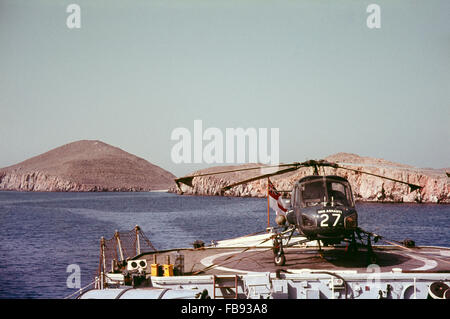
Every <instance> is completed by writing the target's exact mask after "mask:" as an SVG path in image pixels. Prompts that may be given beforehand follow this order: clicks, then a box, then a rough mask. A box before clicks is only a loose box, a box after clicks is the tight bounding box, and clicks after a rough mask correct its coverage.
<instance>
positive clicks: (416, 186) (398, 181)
mask: <svg viewBox="0 0 450 319" xmlns="http://www.w3.org/2000/svg"><path fill="white" fill-rule="evenodd" d="M337 168H342V169H346V170H349V171H353V172H357V173H362V174H367V175H372V176H376V177H380V178H384V179H388V180H390V181H393V182H397V183H402V184H406V185H408V186H409V187H410V188H411V192H413V191H415V190H417V189H421V188H422V186H419V185H415V184H411V183H408V182H404V181H401V180H398V179H394V178H390V177H386V176H382V175H377V174H373V173H369V172H364V171H360V170H358V169H354V168H349V167H343V166H340V165H337Z"/></svg>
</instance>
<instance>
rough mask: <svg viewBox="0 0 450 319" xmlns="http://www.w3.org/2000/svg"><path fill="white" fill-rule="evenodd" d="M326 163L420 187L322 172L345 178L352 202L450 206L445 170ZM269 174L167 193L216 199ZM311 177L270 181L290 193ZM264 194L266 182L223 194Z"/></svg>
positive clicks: (342, 157) (334, 158)
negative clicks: (250, 179) (222, 193)
mask: <svg viewBox="0 0 450 319" xmlns="http://www.w3.org/2000/svg"><path fill="white" fill-rule="evenodd" d="M325 159H326V160H328V161H330V162H340V163H351V165H346V167H350V168H353V169H359V170H364V171H366V172H369V173H373V174H377V175H382V176H386V177H390V178H393V179H397V180H402V181H406V182H408V183H412V184H416V185H420V186H422V189H420V191H419V190H416V191H413V192H410V189H409V187H408V186H407V185H404V184H400V183H395V182H393V181H390V180H385V179H382V178H379V177H375V176H370V175H366V174H361V173H357V172H353V171H349V170H344V169H334V168H329V167H328V168H325V174H327V175H339V176H342V177H345V178H347V179H348V181H349V182H350V184H351V186H352V189H353V193H354V196H355V199H356V200H358V201H375V202H422V203H450V178H449V177H448V176H447V175H446V171H445V170H444V169H418V168H414V167H412V166H408V165H402V164H398V163H393V162H389V161H386V160H382V159H376V158H369V157H361V156H358V155H356V154H348V153H338V154H335V155H331V156H329V157H327V158H325ZM252 166H259V165H256V164H246V165H240V166H238V167H236V166H227V167H213V168H208V169H205V170H201V171H198V172H195V173H194V174H192V175H195V174H200V173H206V172H218V171H223V170H226V169H236V168H240V167H242V168H243V167H252ZM268 172H269V171H267V170H265V171H262V170H254V171H244V172H235V173H229V174H219V175H213V176H204V177H197V178H194V180H193V187H192V188H191V187H188V186H186V185H181V190H180V189H178V188H177V187H172V188H171V189H170V191H172V192H177V193H184V194H194V195H195V194H198V195H219V194H220V189H221V188H222V187H224V186H226V185H229V184H231V183H233V182H238V181H240V180H244V179H246V178H250V177H252V176H256V175H260V174H265V173H268ZM312 173H313V171H312V169H311V168H301V169H299V170H297V171H294V172H290V173H286V174H284V175H279V176H274V177H271V178H270V179H271V181H272V182H273V184H274V185H275V187H276V188H277V189H278V190H291V189H292V187H293V184H294V183H295V182H296V181H298V180H299V179H300V178H302V177H304V176H306V175H311V174H312ZM321 173H322V170H321ZM266 190H267V181H266V179H262V180H258V181H254V182H251V183H248V184H243V185H239V186H236V187H234V188H232V189H231V190H229V191H227V192H226V194H227V195H230V196H252V197H265V196H266V192H267V191H266Z"/></svg>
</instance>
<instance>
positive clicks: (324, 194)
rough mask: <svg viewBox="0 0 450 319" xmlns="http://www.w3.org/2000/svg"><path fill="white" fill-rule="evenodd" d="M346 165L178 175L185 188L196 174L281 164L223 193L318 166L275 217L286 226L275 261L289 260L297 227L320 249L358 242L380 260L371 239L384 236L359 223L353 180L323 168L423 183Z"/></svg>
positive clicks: (320, 162) (276, 241) (296, 186)
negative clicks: (288, 245) (282, 212)
mask: <svg viewBox="0 0 450 319" xmlns="http://www.w3.org/2000/svg"><path fill="white" fill-rule="evenodd" d="M345 165H352V164H342V163H339V164H338V163H333V162H329V161H326V160H309V161H305V162H301V163H300V162H294V163H290V164H280V165H276V166H257V167H251V168H241V169H232V170H227V171H220V172H213V173H204V174H198V175H191V176H185V177H181V178H177V179H175V182H176V184H177V185H178V187H179V188H180V190H181V185H180V184H181V183H182V184H185V185H187V186H190V187H192V186H193V184H192V182H193V179H194V178H195V177H201V176H207V175H218V174H225V173H232V172H240V171H247V170H255V169H265V168H268V167H272V168H273V167H277V168H279V169H278V170H277V171H275V172H271V173H267V174H263V175H259V176H255V177H252V178H248V179H245V180H242V181H239V182H236V183H233V184H230V185H227V186H225V187H223V188H222V189H221V194H222V195H223V194H224V192H226V191H227V190H229V189H231V188H233V187H235V186H238V185H241V184H246V183H249V182H252V181H256V180H259V179H263V178H269V177H271V176H275V175H281V174H285V173H288V172H292V171H296V170H298V169H300V168H304V167H311V168H313V169H314V171H313V175H309V176H305V177H303V178H301V179H299V180H298V181H297V182H296V183H295V184H294V185H293V189H292V190H290V191H288V192H290V193H291V196H290V197H291V198H290V207H289V209H288V211H287V213H286V216H283V215H279V216H277V218H276V219H275V220H276V223H277V224H278V225H279V226H281V227H282V228H283V229H284V230H283V231H281V232H278V233H276V234H275V235H274V236H273V237H272V240H273V253H274V263H275V264H276V265H279V266H280V265H284V264H285V261H286V258H285V255H284V251H283V238H288V240H287V242H288V243H289V239H290V238H291V237H292V235H293V234H294V232H295V231H297V232H298V233H299V235H301V236H304V237H305V238H306V239H305V240H304V242H308V241H314V240H317V243H318V245H319V252H321V251H322V249H321V243H322V244H323V245H325V246H328V245H335V244H339V243H341V242H343V241H344V242H347V243H349V247H348V251H350V252H356V251H357V247H358V246H363V247H365V248H366V249H367V263H368V264H371V263H376V260H377V258H376V255H375V254H374V253H373V250H372V244H371V241H372V240H374V241H375V242H377V241H378V240H379V239H380V238H381V236H379V235H376V234H373V233H371V232H367V231H365V230H363V229H361V228H360V227H358V214H357V211H356V209H355V201H354V197H353V192H352V189H351V185H350V183H349V182H348V180H347V179H346V178H343V177H340V176H337V175H325V172H324V174H323V175H320V174H319V168H324V167H331V168H336V169H337V168H339V169H345V170H350V171H354V172H357V173H361V174H368V175H372V176H376V177H379V178H383V179H387V180H391V181H394V182H397V183H402V184H406V185H408V186H409V187H410V190H411V191H415V190H418V189H420V188H421V186H419V185H415V184H411V183H408V182H405V181H401V180H397V179H393V178H390V177H386V176H381V175H377V174H373V173H370V172H365V171H363V170H359V169H353V168H350V167H346V166H345ZM353 165H355V164H353ZM323 171H324V170H323ZM285 192H286V191H285ZM363 238H364V239H367V240H366V243H363ZM357 239H358V240H359V241H360V242H361V244H357V241H356V240H357ZM413 244H414V243H413V242H412V243H411V242H408V243H405V245H413ZM284 246H286V245H284Z"/></svg>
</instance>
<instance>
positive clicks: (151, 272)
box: [150, 264, 159, 277]
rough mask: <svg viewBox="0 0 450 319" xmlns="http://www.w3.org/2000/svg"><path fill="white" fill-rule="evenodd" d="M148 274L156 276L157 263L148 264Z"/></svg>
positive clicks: (157, 273)
mask: <svg viewBox="0 0 450 319" xmlns="http://www.w3.org/2000/svg"><path fill="white" fill-rule="evenodd" d="M150 267H151V268H150V269H151V270H150V275H151V276H155V277H156V276H158V275H159V264H151V265H150Z"/></svg>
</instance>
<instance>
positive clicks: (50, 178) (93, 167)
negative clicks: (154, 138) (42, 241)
mask: <svg viewBox="0 0 450 319" xmlns="http://www.w3.org/2000/svg"><path fill="white" fill-rule="evenodd" d="M174 178H175V176H174V175H173V174H171V173H169V172H167V171H165V170H164V169H162V168H160V167H158V166H156V165H153V164H151V163H149V162H148V161H146V160H144V159H142V158H139V157H137V156H134V155H132V154H130V153H127V152H125V151H123V150H121V149H119V148H117V147H113V146H111V145H108V144H106V143H103V142H101V141H90V140H83V141H77V142H73V143H69V144H66V145H63V146H61V147H58V148H55V149H53V150H51V151H48V152H46V153H44V154H41V155H38V156H36V157H33V158H30V159H28V160H26V161H23V162H21V163H19V164H16V165H13V166H9V167H5V168H2V169H0V190H19V191H81V192H85V191H149V190H160V189H168V188H169V187H171V186H173V185H174V181H173V180H174Z"/></svg>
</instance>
